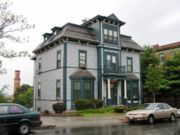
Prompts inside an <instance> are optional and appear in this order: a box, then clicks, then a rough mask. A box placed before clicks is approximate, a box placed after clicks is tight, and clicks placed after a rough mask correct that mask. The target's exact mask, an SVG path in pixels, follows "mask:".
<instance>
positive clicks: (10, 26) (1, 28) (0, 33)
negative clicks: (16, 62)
mask: <svg viewBox="0 0 180 135" xmlns="http://www.w3.org/2000/svg"><path fill="white" fill-rule="evenodd" d="M11 5H12V3H11V2H9V1H7V0H0V56H2V57H5V58H13V57H25V56H29V57H30V54H29V53H28V51H20V52H15V51H13V50H7V49H6V48H5V42H6V41H7V40H10V41H12V42H18V43H20V42H24V41H27V38H24V37H23V38H22V37H20V36H18V34H19V33H21V32H23V31H24V30H27V29H31V28H34V25H30V24H29V23H28V21H27V19H26V18H25V17H24V16H22V15H16V14H14V13H12V12H11V11H10V10H9V7H10V6H11ZM3 70H5V69H3ZM1 72H2V73H4V71H1ZM1 72H0V73H1Z"/></svg>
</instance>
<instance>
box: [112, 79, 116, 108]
mask: <svg viewBox="0 0 180 135" xmlns="http://www.w3.org/2000/svg"><path fill="white" fill-rule="evenodd" d="M111 104H112V105H117V81H114V80H111Z"/></svg>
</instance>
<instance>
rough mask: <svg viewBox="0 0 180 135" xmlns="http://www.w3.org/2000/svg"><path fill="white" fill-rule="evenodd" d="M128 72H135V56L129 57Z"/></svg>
mask: <svg viewBox="0 0 180 135" xmlns="http://www.w3.org/2000/svg"><path fill="white" fill-rule="evenodd" d="M127 72H128V73H132V72H133V58H132V57H127Z"/></svg>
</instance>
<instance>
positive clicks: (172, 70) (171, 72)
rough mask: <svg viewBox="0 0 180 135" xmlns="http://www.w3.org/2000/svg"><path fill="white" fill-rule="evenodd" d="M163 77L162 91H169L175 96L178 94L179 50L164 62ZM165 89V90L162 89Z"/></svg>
mask: <svg viewBox="0 0 180 135" xmlns="http://www.w3.org/2000/svg"><path fill="white" fill-rule="evenodd" d="M163 66H164V79H163V83H162V86H161V89H162V90H163V92H166V93H169V94H171V95H173V96H174V98H175V105H177V100H176V97H177V95H180V52H178V53H176V55H175V56H174V57H172V58H171V59H168V60H166V61H165V62H164V65H163ZM164 90H165V91H164Z"/></svg>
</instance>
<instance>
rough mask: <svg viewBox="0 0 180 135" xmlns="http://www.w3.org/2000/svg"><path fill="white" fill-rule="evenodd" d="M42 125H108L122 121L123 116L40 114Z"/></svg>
mask: <svg viewBox="0 0 180 135" xmlns="http://www.w3.org/2000/svg"><path fill="white" fill-rule="evenodd" d="M41 120H42V123H43V125H42V128H43V127H45V128H46V127H49V128H51V127H82V126H83V127H84V126H94V125H108V124H109V125H110V124H119V123H121V122H123V120H124V116H122V115H119V114H117V115H110V116H95V117H92V116H89V117H83V116H42V117H41Z"/></svg>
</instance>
